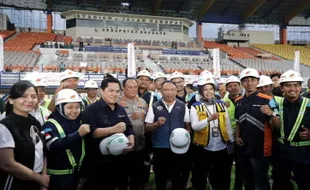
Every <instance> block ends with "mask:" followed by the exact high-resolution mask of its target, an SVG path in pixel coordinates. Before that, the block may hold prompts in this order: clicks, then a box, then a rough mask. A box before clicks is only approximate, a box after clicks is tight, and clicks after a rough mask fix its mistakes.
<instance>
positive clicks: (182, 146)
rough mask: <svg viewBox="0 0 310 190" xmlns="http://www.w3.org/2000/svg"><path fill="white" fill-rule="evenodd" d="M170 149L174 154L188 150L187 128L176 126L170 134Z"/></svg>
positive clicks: (188, 137) (189, 140)
mask: <svg viewBox="0 0 310 190" xmlns="http://www.w3.org/2000/svg"><path fill="white" fill-rule="evenodd" d="M169 142H170V149H171V151H172V152H174V153H176V154H184V153H186V152H187V151H188V148H189V145H190V142H191V137H190V135H189V133H188V131H187V130H185V129H183V128H176V129H174V130H173V131H172V133H171V135H170V139H169Z"/></svg>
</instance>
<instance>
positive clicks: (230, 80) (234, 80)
mask: <svg viewBox="0 0 310 190" xmlns="http://www.w3.org/2000/svg"><path fill="white" fill-rule="evenodd" d="M233 82H237V83H239V84H240V83H241V82H240V79H239V78H238V77H236V76H234V75H232V76H230V77H228V78H227V80H226V85H227V84H229V83H233Z"/></svg>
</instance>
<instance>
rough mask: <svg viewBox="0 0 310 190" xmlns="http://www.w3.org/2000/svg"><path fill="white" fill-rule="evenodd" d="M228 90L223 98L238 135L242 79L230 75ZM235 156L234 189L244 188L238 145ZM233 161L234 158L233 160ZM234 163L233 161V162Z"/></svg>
mask: <svg viewBox="0 0 310 190" xmlns="http://www.w3.org/2000/svg"><path fill="white" fill-rule="evenodd" d="M225 85H226V90H227V92H228V93H229V94H228V96H225V97H224V98H223V101H224V102H225V105H226V108H227V111H228V115H229V119H230V123H231V129H232V134H233V137H234V138H235V137H236V120H235V109H236V103H235V100H236V99H237V98H239V97H240V96H241V94H240V91H241V82H240V79H239V78H238V77H236V76H233V75H232V76H230V77H228V78H227V80H226V84H225ZM233 157H234V159H235V163H236V164H235V184H234V189H235V190H242V185H243V181H242V172H241V167H240V156H239V149H238V147H235V149H234V152H233ZM231 161H233V160H231ZM231 165H232V162H231Z"/></svg>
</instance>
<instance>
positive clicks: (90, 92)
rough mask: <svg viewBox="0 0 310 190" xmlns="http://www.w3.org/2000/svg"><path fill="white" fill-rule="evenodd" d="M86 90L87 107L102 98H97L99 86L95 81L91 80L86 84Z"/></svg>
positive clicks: (85, 100)
mask: <svg viewBox="0 0 310 190" xmlns="http://www.w3.org/2000/svg"><path fill="white" fill-rule="evenodd" d="M84 89H85V90H86V97H83V102H84V105H85V106H88V105H90V104H92V103H94V102H96V101H98V100H99V99H100V98H99V97H97V91H98V84H97V82H96V81H94V80H89V81H87V82H86V83H85V85H84Z"/></svg>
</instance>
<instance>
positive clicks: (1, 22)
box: [0, 13, 8, 30]
mask: <svg viewBox="0 0 310 190" xmlns="http://www.w3.org/2000/svg"><path fill="white" fill-rule="evenodd" d="M7 20H8V16H7V15H6V14H2V13H0V30H7Z"/></svg>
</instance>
